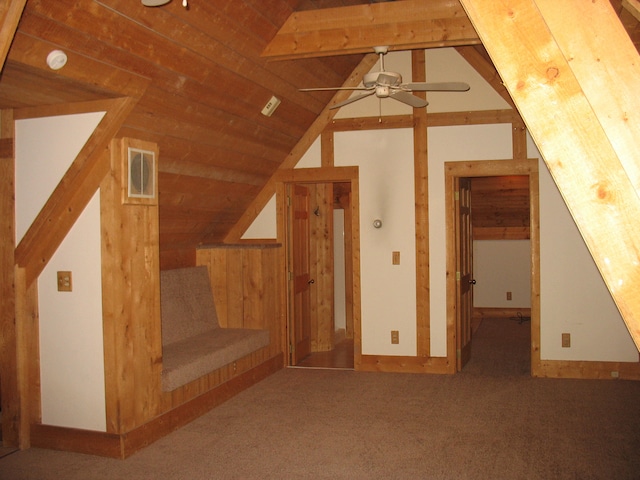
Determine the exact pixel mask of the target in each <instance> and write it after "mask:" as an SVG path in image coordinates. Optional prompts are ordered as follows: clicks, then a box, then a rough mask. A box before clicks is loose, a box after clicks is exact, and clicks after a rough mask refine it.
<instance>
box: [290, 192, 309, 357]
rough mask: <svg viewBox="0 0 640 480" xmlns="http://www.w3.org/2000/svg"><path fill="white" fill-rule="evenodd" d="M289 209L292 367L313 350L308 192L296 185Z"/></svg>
mask: <svg viewBox="0 0 640 480" xmlns="http://www.w3.org/2000/svg"><path fill="white" fill-rule="evenodd" d="M290 198H291V207H290V215H289V218H290V239H291V243H290V245H291V248H290V252H289V272H290V277H291V282H290V297H291V300H290V305H291V312H290V315H289V358H290V363H291V364H292V365H296V364H297V363H298V362H299V361H300V360H302V359H303V358H304V357H306V356H307V355H309V353H310V351H311V317H310V311H311V297H310V291H309V290H310V287H311V285H312V284H313V283H314V280H313V279H312V278H311V276H310V274H309V239H310V234H309V189H308V188H307V187H305V186H303V185H293V186H292V194H291V195H290Z"/></svg>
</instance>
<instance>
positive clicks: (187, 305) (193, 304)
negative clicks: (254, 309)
mask: <svg viewBox="0 0 640 480" xmlns="http://www.w3.org/2000/svg"><path fill="white" fill-rule="evenodd" d="M160 308H161V316H162V389H163V390H164V391H171V390H175V389H176V388H178V387H180V386H182V385H185V384H187V383H189V382H191V381H193V380H196V379H198V378H200V377H201V376H203V375H206V374H208V373H210V372H212V371H214V370H216V369H218V368H221V367H224V366H225V365H227V364H229V363H232V362H234V361H236V360H239V359H240V358H242V357H244V356H246V355H249V354H250V353H252V352H254V351H256V350H259V349H260V348H262V347H266V346H268V345H269V341H270V332H269V330H254V329H246V328H221V327H220V325H219V323H218V315H217V313H216V306H215V303H214V301H213V293H212V290H211V283H210V282H209V272H208V270H207V267H205V266H200V267H188V268H178V269H174V270H163V271H162V272H160Z"/></svg>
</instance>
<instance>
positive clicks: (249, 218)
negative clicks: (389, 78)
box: [204, 54, 378, 243]
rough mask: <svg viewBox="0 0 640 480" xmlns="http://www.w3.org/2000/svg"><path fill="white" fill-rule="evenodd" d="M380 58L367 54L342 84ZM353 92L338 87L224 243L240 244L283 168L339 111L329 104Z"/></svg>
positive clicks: (357, 77) (290, 164)
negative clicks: (331, 108)
mask: <svg viewBox="0 0 640 480" xmlns="http://www.w3.org/2000/svg"><path fill="white" fill-rule="evenodd" d="M377 60H378V57H377V56H376V55H375V54H369V55H366V56H365V57H364V58H363V59H362V61H361V62H360V63H359V64H358V66H357V67H356V68H355V69H354V70H353V72H351V75H350V76H349V78H348V79H347V80H346V81H345V82H344V84H343V85H342V86H343V87H353V86H356V85H358V84H359V83H360V80H361V79H362V76H363V75H364V74H365V73H368V72H369V70H371V67H373V66H374V65H375V64H376V62H377ZM352 93H353V92H352V91H350V90H339V91H338V92H336V94H335V95H334V96H333V98H332V99H331V101H330V102H329V103H328V104H327V106H326V107H325V108H324V110H322V112H320V114H319V115H318V118H316V120H315V122H313V124H312V125H311V127H309V129H308V130H307V133H305V134H304V136H303V137H302V138H301V139H300V140H299V141H298V143H297V144H296V146H295V147H294V148H293V150H291V152H290V153H289V155H287V157H286V158H285V160H284V161H283V162H282V164H281V165H280V167H279V168H278V170H276V171H275V172H274V174H273V175H272V176H271V178H270V179H269V180H268V181H267V183H266V184H265V186H264V187H263V188H262V190H261V191H260V193H258V195H257V196H256V198H255V199H254V200H253V202H252V203H251V205H249V207H248V208H247V209H246V210H245V212H244V214H243V215H242V217H240V219H239V220H238V221H237V222H236V224H235V225H234V226H233V227H232V228H231V230H230V231H229V233H228V234H227V235H226V237H225V239H224V243H238V242H239V241H240V240H241V238H242V235H243V234H244V232H245V231H246V230H247V228H249V226H250V225H251V223H252V222H253V221H254V220H255V219H256V217H257V216H258V215H259V214H260V212H261V211H262V209H263V208H264V207H265V205H266V204H267V202H269V200H270V199H271V197H272V196H273V195H274V194H275V192H276V179H277V178H278V175H279V174H280V172H281V171H282V170H288V169H292V168H294V167H295V166H296V164H297V163H298V162H299V161H300V159H301V158H302V156H303V155H304V154H305V153H306V152H307V150H308V149H309V147H310V146H311V145H312V144H313V142H314V141H315V140H316V138H318V136H319V135H320V134H321V133H322V131H323V130H324V129H325V128H326V126H327V125H329V123H331V121H332V120H333V117H334V116H335V115H336V113H338V111H339V109H335V110H330V108H329V107H331V106H332V105H334V104H336V103H338V102H341V101H343V100H346V99H347V98H348V97H349V96H350V95H351V94H352ZM204 243H206V239H205V240H204Z"/></svg>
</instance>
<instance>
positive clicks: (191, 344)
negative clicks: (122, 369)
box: [162, 328, 269, 391]
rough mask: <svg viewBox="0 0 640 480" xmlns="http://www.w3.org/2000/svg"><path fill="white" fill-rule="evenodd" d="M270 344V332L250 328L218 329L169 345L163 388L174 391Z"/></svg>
mask: <svg viewBox="0 0 640 480" xmlns="http://www.w3.org/2000/svg"><path fill="white" fill-rule="evenodd" d="M268 345H269V331H268V330H251V329H246V328H216V329H213V330H210V331H208V332H204V333H201V334H200V335H198V336H196V337H190V338H187V339H184V340H181V341H178V342H175V343H172V344H170V345H166V346H165V347H163V353H162V357H163V371H162V389H163V390H164V391H171V390H174V389H176V388H178V387H179V386H181V385H184V384H186V383H189V382H191V381H193V380H195V379H197V378H199V377H201V376H203V375H206V374H207V373H209V372H211V371H213V370H215V369H217V368H220V367H223V366H225V365H227V364H229V363H232V362H234V361H235V360H238V359H240V358H242V357H244V356H245V355H249V354H250V353H251V352H254V351H256V350H258V349H260V348H262V347H266V346H268Z"/></svg>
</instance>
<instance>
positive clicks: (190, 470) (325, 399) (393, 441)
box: [0, 320, 640, 480]
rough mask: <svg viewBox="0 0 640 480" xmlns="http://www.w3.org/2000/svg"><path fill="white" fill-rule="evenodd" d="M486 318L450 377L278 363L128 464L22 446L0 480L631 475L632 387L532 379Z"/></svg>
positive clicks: (635, 459) (638, 435)
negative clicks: (464, 359)
mask: <svg viewBox="0 0 640 480" xmlns="http://www.w3.org/2000/svg"><path fill="white" fill-rule="evenodd" d="M504 322H507V321H506V320H505V321H504ZM487 325H488V324H487ZM487 325H481V327H480V329H479V330H478V332H477V335H476V337H475V338H474V344H473V347H474V348H473V353H472V360H471V362H470V363H469V365H467V367H466V368H465V369H464V371H463V372H462V373H461V374H458V375H454V376H444V375H411V374H384V373H359V372H353V371H337V370H303V369H285V370H282V371H279V372H277V373H276V374H274V375H272V376H271V377H269V378H267V379H266V380H264V381H262V382H260V383H259V384H258V385H255V386H254V387H252V388H250V389H248V390H247V391H245V392H243V393H242V394H240V395H238V396H236V397H235V398H233V399H231V400H230V401H228V402H226V403H225V404H223V405H222V406H220V407H218V408H216V409H215V410H213V411H212V412H210V413H208V414H207V415H204V416H203V417H201V418H199V419H197V420H196V421H194V422H192V423H191V424H189V425H187V426H186V427H184V428H182V429H181V430H179V431H177V432H175V433H173V434H172V435H169V436H167V437H165V438H163V439H161V440H160V441H158V442H156V443H154V444H153V445H151V446H149V447H148V448H146V449H145V450H143V451H141V452H139V453H137V454H135V455H133V456H132V457H131V458H129V459H127V460H125V461H121V460H111V459H104V458H98V457H91V456H86V455H79V454H72V453H63V452H54V451H46V450H40V449H30V450H27V451H23V452H19V453H15V454H12V455H10V456H8V457H5V458H2V459H0V478H2V479H16V480H17V479H41V480H46V479H66V480H73V479H83V480H90V479H105V480H106V479H190V480H193V479H271V478H272V479H281V478H291V479H298V478H321V479H322V478H326V479H329V478H331V479H341V478H345V479H346V478H348V479H369V478H371V479H373V478H375V479H378V478H385V479H409V478H416V479H418V478H419V479H638V478H640V402H638V399H639V398H640V382H629V381H586V380H555V379H533V378H530V377H529V376H528V370H527V369H528V367H527V366H526V365H523V362H524V363H525V364H526V361H527V360H526V358H527V357H528V351H527V348H528V345H526V344H525V346H524V351H522V348H519V347H518V348H515V347H513V345H512V344H513V343H514V340H513V338H515V337H512V338H511V341H508V342H503V343H505V344H509V345H502V346H501V345H500V339H502V338H504V337H506V334H504V335H498V338H497V340H496V338H494V339H491V338H490V337H491V334H490V332H491V331H494V333H495V331H497V330H500V329H501V328H502V329H503V330H504V329H505V328H509V329H514V330H515V326H516V325H517V326H518V327H520V325H518V324H517V323H515V322H511V323H505V325H504V326H502V327H501V326H499V325H498V326H496V325H495V324H491V325H492V326H493V327H495V329H493V328H492V329H490V328H484V327H486V326H487ZM524 325H525V326H524V328H525V330H526V329H528V328H529V325H528V324H524ZM496 329H497V330H496ZM483 331H484V332H485V333H483ZM518 332H521V330H515V331H514V332H512V333H511V335H515V334H517V333H518ZM522 335H523V336H525V338H526V335H527V332H526V331H525V333H524V334H522ZM509 350H512V351H511V354H509V353H508V352H509ZM504 355H507V357H504ZM508 355H511V356H508ZM523 358H525V360H523ZM499 367H502V368H503V369H502V370H501V369H500V368H499ZM486 369H491V371H487V370H486ZM523 370H524V373H523Z"/></svg>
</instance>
